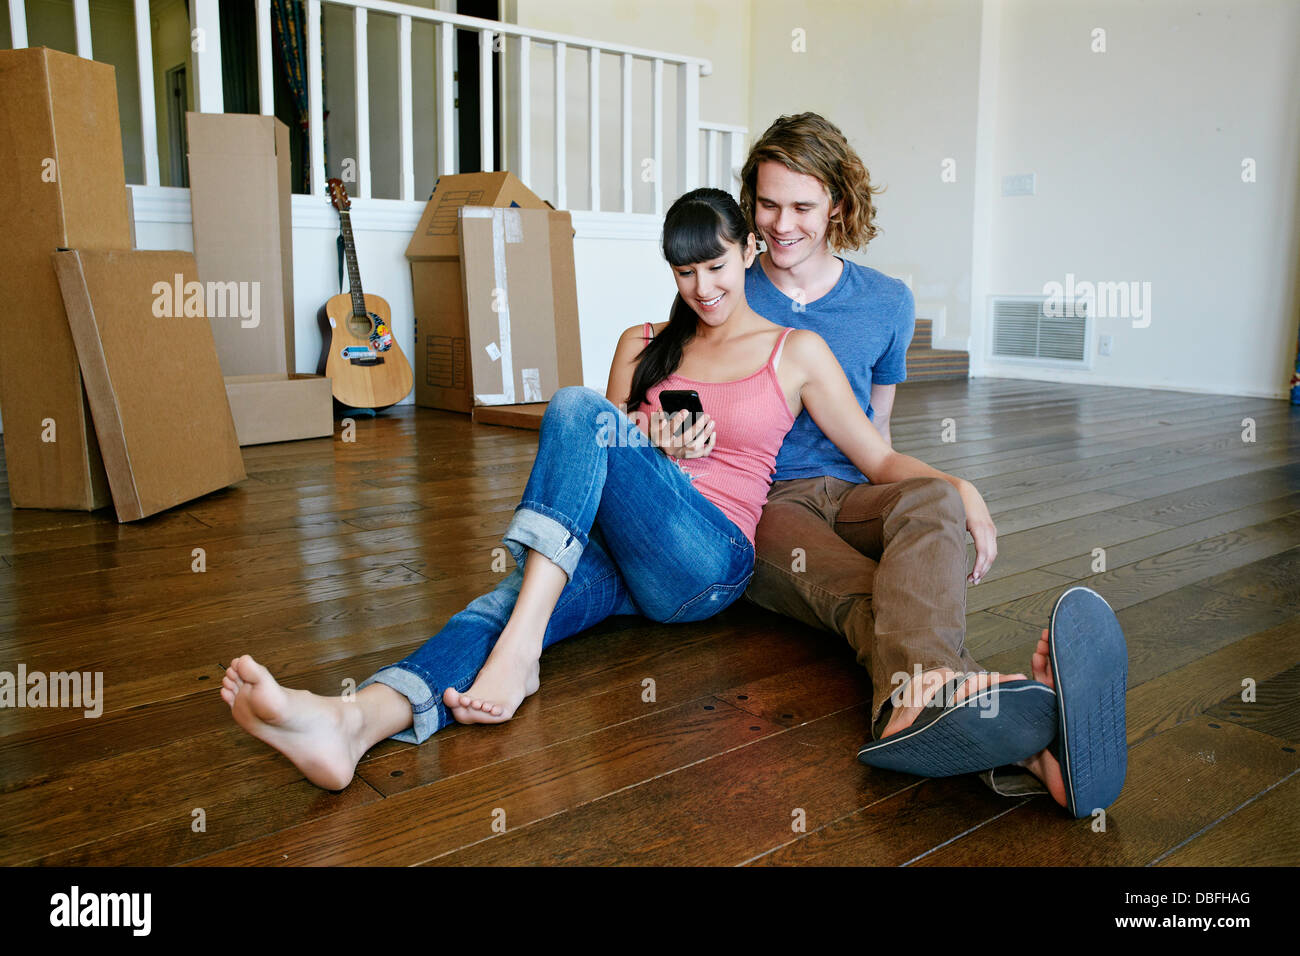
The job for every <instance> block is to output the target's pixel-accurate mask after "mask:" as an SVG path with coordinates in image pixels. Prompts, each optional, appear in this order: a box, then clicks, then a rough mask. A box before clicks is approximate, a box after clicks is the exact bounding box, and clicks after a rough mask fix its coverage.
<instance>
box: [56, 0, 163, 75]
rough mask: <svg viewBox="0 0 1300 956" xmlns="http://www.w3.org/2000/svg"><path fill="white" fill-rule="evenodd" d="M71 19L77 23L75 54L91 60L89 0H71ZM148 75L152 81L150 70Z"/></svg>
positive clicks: (92, 55)
mask: <svg viewBox="0 0 1300 956" xmlns="http://www.w3.org/2000/svg"><path fill="white" fill-rule="evenodd" d="M72 19H73V21H74V22H75V23H76V25H77V56H79V57H83V58H84V59H87V60H93V59H94V58H95V54H94V52H92V49H91V45H90V0H72ZM149 76H150V78H151V82H152V77H153V73H152V71H151V72H150V73H149Z"/></svg>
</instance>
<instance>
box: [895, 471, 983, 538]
mask: <svg viewBox="0 0 1300 956" xmlns="http://www.w3.org/2000/svg"><path fill="white" fill-rule="evenodd" d="M898 486H899V495H898V505H897V507H899V508H901V509H902V510H903V511H904V512H906V513H908V514H923V515H933V516H934V517H937V518H941V519H943V520H945V521H955V522H957V523H959V524H960V525H961V526H962V527H965V525H966V506H965V505H964V504H962V500H961V494H960V493H959V492H958V491H957V489H956V488H954V487H953V486H952V483H951V482H948V481H945V480H944V479H942V478H928V477H922V478H905V479H903V480H902V481H900V482H898Z"/></svg>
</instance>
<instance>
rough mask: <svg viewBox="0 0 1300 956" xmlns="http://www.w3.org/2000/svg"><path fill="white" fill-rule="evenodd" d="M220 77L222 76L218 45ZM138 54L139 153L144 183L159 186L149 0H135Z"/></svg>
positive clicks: (218, 75)
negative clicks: (142, 161)
mask: <svg viewBox="0 0 1300 956" xmlns="http://www.w3.org/2000/svg"><path fill="white" fill-rule="evenodd" d="M217 53H218V63H217V81H218V82H220V80H221V64H220V59H219V57H220V50H219V49H218V51H217ZM135 56H136V70H137V72H138V73H139V80H140V83H139V91H140V156H141V158H142V159H143V160H144V184H145V185H146V186H158V185H161V184H162V178H161V177H160V176H159V175H158V106H157V104H156V102H155V100H154V95H153V25H152V23H151V22H150V20H149V0H135Z"/></svg>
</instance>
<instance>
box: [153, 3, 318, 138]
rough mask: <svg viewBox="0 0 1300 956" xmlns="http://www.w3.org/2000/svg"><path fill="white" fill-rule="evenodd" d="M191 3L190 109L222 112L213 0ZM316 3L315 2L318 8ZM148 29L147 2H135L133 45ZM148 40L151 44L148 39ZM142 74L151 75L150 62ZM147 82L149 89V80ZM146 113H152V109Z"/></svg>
mask: <svg viewBox="0 0 1300 956" xmlns="http://www.w3.org/2000/svg"><path fill="white" fill-rule="evenodd" d="M193 2H194V17H193V19H192V20H191V21H190V26H191V27H192V28H193V31H194V32H193V33H192V34H191V37H190V42H191V46H197V47H198V49H196V50H194V73H195V76H194V109H195V110H196V111H197V112H199V113H224V112H225V111H226V101H225V96H224V94H223V93H222V91H221V14H220V11H218V9H217V0H193ZM319 6H320V5H319V4H317V7H318V8H319ZM142 7H143V10H142V9H141V8H142ZM318 12H319V9H318ZM318 22H319V21H318ZM150 32H151V31H150V22H149V4H148V3H144V4H141V3H139V2H137V3H136V5H135V36H136V46H137V48H138V47H139V44H140V37H141V36H144V37H148V36H149V35H150ZM195 34H197V36H196V35H195ZM196 41H197V42H196ZM150 42H151V43H152V40H151V41H150ZM142 75H144V76H148V77H151V78H152V77H153V64H152V63H150V64H149V69H148V70H147V71H145V72H144V73H143V74H142ZM150 84H151V88H152V80H151V81H150ZM148 112H150V113H152V112H153V109H152V108H151V109H150V110H149V111H148Z"/></svg>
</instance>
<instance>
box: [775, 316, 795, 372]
mask: <svg viewBox="0 0 1300 956" xmlns="http://www.w3.org/2000/svg"><path fill="white" fill-rule="evenodd" d="M793 331H794V326H790V328H788V329H786V330H785V331H784V332H782V333H781V336H780V338H778V339H777V341H776V345H775V346H774V347H773V348H772V356H771V358H770V359H769V361H770V362H771V363H772V371H774V372H775V371H776V366H777V363H778V362H780V361H781V351H782V349H784V348H785V340H786V339H787V338H789V337H790V333H791V332H793Z"/></svg>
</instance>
